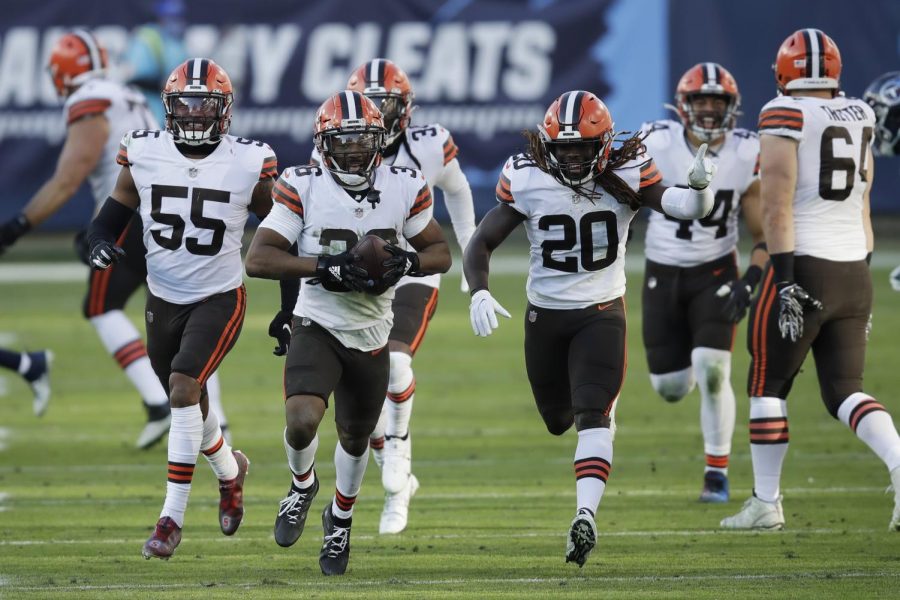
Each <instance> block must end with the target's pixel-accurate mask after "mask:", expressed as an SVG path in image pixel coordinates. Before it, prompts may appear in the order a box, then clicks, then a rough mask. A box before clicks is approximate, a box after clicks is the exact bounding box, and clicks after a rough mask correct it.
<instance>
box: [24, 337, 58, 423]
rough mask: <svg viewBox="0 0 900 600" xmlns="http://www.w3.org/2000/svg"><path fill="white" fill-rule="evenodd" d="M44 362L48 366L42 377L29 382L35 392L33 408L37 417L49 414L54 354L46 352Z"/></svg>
mask: <svg viewBox="0 0 900 600" xmlns="http://www.w3.org/2000/svg"><path fill="white" fill-rule="evenodd" d="M44 361H45V363H46V366H45V367H44V372H43V373H41V376H40V377H38V378H37V379H35V380H34V381H29V382H28V385H30V386H31V391H32V392H34V402H33V404H32V408H33V409H34V415H35V416H36V417H40V416H43V414H44V413H45V412H47V406H48V405H49V404H50V364H51V363H52V362H53V353H52V352H51V351H49V350H44Z"/></svg>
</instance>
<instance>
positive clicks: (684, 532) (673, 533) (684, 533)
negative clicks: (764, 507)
mask: <svg viewBox="0 0 900 600" xmlns="http://www.w3.org/2000/svg"><path fill="white" fill-rule="evenodd" d="M417 497H418V496H417ZM881 531H882V530H881V529H829V528H816V529H792V530H789V531H785V532H759V531H732V530H725V529H698V530H690V529H681V530H658V531H601V532H600V537H601V538H604V537H623V538H629V537H651V538H652V537H695V536H709V535H757V534H762V533H767V534H768V533H771V534H772V535H790V534H802V535H846V534H872V533H880V532H881ZM565 536H566V534H565V533H561V532H550V531H547V532H544V531H531V532H525V533H481V534H466V533H447V534H440V533H436V534H428V535H416V534H410V533H404V534H403V539H405V540H495V539H508V538H519V539H525V538H551V539H553V538H563V537H565ZM145 539H146V538H107V539H101V540H0V547H2V546H47V545H51V544H53V545H55V544H60V545H83V544H141V543H143V542H144V541H145ZM273 539H274V538H273V537H272V536H271V535H266V536H265V537H246V536H245V537H233V538H231V537H223V536H221V535H220V536H215V537H191V541H192V542H198V543H210V542H220V543H226V544H238V543H241V542H254V543H256V542H260V541H267V540H273ZM353 539H354V540H379V539H380V540H384V539H388V538H386V537H385V536H383V535H354V536H353ZM898 575H900V572H898Z"/></svg>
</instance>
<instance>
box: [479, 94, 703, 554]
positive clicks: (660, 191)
mask: <svg viewBox="0 0 900 600" xmlns="http://www.w3.org/2000/svg"><path fill="white" fill-rule="evenodd" d="M526 136H527V138H528V141H529V150H528V152H527V153H526V154H517V155H515V156H511V157H510V158H509V160H507V161H506V165H505V166H504V167H503V172H502V173H501V174H500V180H499V181H498V182H497V201H498V204H497V206H495V207H494V208H493V209H491V211H490V212H489V213H488V214H487V215H485V217H484V219H483V220H482V221H481V223H480V224H479V226H478V228H477V229H476V230H475V235H474V236H473V238H472V241H471V243H470V244H469V247H468V248H467V250H466V255H465V265H464V267H465V275H466V279H467V281H468V282H469V283H470V285H471V286H472V302H471V305H470V309H469V310H470V318H471V323H472V329H473V330H474V331H475V335H478V336H488V335H491V333H493V330H494V329H496V328H497V325H498V323H497V316H496V315H497V314H501V315H503V316H505V317H509V316H510V315H509V313H508V312H507V311H506V310H505V309H504V308H503V307H502V306H500V304H499V303H498V302H497V301H496V300H495V299H494V298H493V296H491V293H490V291H488V270H489V266H490V259H491V254H492V253H493V251H494V250H495V249H496V248H497V247H498V246H499V245H500V244H501V243H502V242H503V241H504V240H505V239H506V238H507V236H509V234H510V233H512V232H513V231H514V230H515V229H516V228H517V227H518V226H519V225H521V224H522V223H523V222H524V223H525V229H526V233H527V235H528V240H529V241H530V242H531V262H530V265H529V269H528V284H527V290H526V291H527V295H528V307H527V309H526V316H525V367H526V371H527V372H528V381H529V382H530V383H531V390H532V393H533V394H534V400H535V403H536V404H537V408H538V411H539V412H540V414H541V417H542V418H543V420H544V424H545V425H546V427H547V430H548V431H549V432H550V433H551V434H553V435H562V434H563V433H565V432H566V431H568V430H569V429H570V428H571V427H572V425H573V424H574V425H575V430H576V431H577V432H578V442H577V445H576V447H575V462H574V464H575V489H576V502H577V508H576V513H575V518H574V519H573V520H572V523H571V525H570V528H569V533H568V536H567V539H566V562H575V563H577V564H578V566H579V567H582V566H584V563H585V562H586V561H587V558H588V555H590V553H591V551H592V550H593V549H594V545H595V544H596V543H597V525H596V523H595V521H594V518H595V516H596V513H597V508H598V507H599V505H600V500H601V498H602V497H603V493H604V491H605V489H606V481H607V478H608V477H609V473H610V469H611V468H612V458H613V434H612V431H611V426H612V425H613V410H614V406H615V404H616V402H617V400H618V398H619V392H620V390H621V387H622V382H623V381H624V377H625V364H626V358H625V357H626V354H627V353H626V347H625V344H626V341H625V301H624V298H623V296H624V294H625V242H626V241H627V239H628V228H629V225H630V224H631V220H632V219H633V218H634V216H635V215H636V214H637V211H638V210H639V209H640V208H641V207H642V206H646V207H648V208H651V209H653V210H657V211H665V213H667V214H670V215H672V216H675V217H679V218H682V219H699V218H702V217H705V216H706V215H708V214H709V212H710V210H711V209H712V206H713V195H712V192H711V190H710V189H709V183H710V181H711V179H712V175H713V172H714V170H715V166H714V165H713V164H712V163H711V162H710V161H709V160H707V159H704V158H703V156H704V154H705V153H706V145H705V144H704V145H702V146H701V147H700V149H699V150H698V151H697V154H696V156H695V157H694V160H693V161H692V162H691V164H690V165H688V169H689V172H688V175H687V177H686V178H685V181H686V182H687V184H688V189H679V188H672V187H665V186H663V185H662V184H661V183H660V182H661V180H662V177H661V176H660V173H659V171H658V170H657V168H656V165H655V164H654V162H653V159H652V158H650V157H648V156H647V155H646V154H645V153H644V151H643V150H644V148H643V146H642V143H641V136H640V135H635V136H633V137H631V138H628V139H627V140H625V141H624V142H622V144H621V146H619V147H618V148H616V149H612V144H613V140H614V138H615V129H614V124H613V121H612V116H611V115H610V113H609V110H608V109H607V108H606V105H605V104H603V102H601V101H600V99H599V98H597V97H596V96H595V95H594V94H591V93H590V92H584V91H578V90H576V91H571V92H566V93H564V94H563V95H562V96H560V97H559V98H557V99H556V100H554V102H553V104H551V105H550V108H548V109H547V113H546V115H545V117H544V120H543V122H542V123H541V124H539V125H538V131H537V132H532V131H529V132H526Z"/></svg>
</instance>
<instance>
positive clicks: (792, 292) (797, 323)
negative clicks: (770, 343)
mask: <svg viewBox="0 0 900 600" xmlns="http://www.w3.org/2000/svg"><path fill="white" fill-rule="evenodd" d="M775 287H776V288H777V290H778V331H779V332H780V333H781V337H782V338H784V339H786V340H791V341H792V342H796V341H797V340H798V339H800V338H801V337H802V336H803V313H804V312H806V311H809V310H822V308H823V306H822V303H821V302H819V301H818V300H816V299H815V298H813V297H812V296H810V295H809V293H808V292H807V291H806V290H804V289H803V288H802V287H800V286H799V285H798V284H796V283H794V282H793V281H781V282H779V283H776V284H775Z"/></svg>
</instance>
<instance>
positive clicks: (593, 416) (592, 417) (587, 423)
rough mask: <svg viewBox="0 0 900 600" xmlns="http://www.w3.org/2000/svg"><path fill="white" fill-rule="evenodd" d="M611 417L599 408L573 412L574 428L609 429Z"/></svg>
mask: <svg viewBox="0 0 900 600" xmlns="http://www.w3.org/2000/svg"><path fill="white" fill-rule="evenodd" d="M611 421H612V419H610V417H609V415H607V414H604V413H603V411H600V410H582V411H576V412H575V429H577V430H578V431H583V430H585V429H597V428H605V429H609V425H610V422H611Z"/></svg>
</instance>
